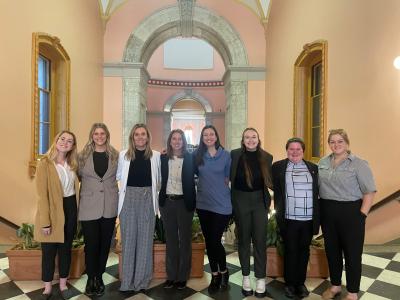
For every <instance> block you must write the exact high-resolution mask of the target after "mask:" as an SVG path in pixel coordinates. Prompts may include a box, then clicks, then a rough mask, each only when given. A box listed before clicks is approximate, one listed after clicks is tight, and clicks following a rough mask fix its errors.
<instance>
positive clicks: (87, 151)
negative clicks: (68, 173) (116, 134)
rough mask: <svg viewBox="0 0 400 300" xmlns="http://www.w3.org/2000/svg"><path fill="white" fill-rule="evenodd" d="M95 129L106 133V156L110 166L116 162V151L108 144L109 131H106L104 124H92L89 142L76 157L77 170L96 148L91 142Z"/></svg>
mask: <svg viewBox="0 0 400 300" xmlns="http://www.w3.org/2000/svg"><path fill="white" fill-rule="evenodd" d="M97 128H101V129H103V130H104V132H105V133H106V143H105V145H106V153H107V156H108V157H109V158H110V159H111V164H113V165H114V164H115V163H117V162H118V151H117V150H115V148H114V147H113V146H111V144H110V131H108V128H107V126H106V124H104V123H94V124H93V125H92V128H91V129H90V132H89V140H88V142H87V143H86V145H85V147H83V149H82V151H81V152H80V153H79V155H78V163H79V168H83V166H84V165H85V163H86V160H87V159H88V157H89V156H90V155H91V154H93V152H94V150H95V148H96V146H95V143H94V141H93V134H94V132H95V131H96V129H97Z"/></svg>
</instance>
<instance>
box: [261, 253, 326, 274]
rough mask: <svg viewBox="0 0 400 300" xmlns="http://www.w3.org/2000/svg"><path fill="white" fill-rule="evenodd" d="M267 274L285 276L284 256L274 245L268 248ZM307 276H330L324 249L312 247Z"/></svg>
mask: <svg viewBox="0 0 400 300" xmlns="http://www.w3.org/2000/svg"><path fill="white" fill-rule="evenodd" d="M267 276H268V277H283V257H282V256H280V255H279V254H278V252H277V250H276V248H274V247H270V248H267ZM307 277H317V278H328V277H329V269H328V261H327V259H326V254H325V250H324V249H320V248H314V247H310V258H309V260H308V266H307Z"/></svg>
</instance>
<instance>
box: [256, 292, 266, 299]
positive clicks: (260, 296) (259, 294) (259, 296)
mask: <svg viewBox="0 0 400 300" xmlns="http://www.w3.org/2000/svg"><path fill="white" fill-rule="evenodd" d="M266 295H267V291H265V292H263V293H258V292H254V296H256V297H257V298H264V297H265V296H266Z"/></svg>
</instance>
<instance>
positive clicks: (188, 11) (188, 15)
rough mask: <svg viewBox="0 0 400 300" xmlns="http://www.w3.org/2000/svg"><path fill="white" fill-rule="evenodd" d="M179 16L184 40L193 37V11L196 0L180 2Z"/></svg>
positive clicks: (179, 0)
mask: <svg viewBox="0 0 400 300" xmlns="http://www.w3.org/2000/svg"><path fill="white" fill-rule="evenodd" d="M178 5H179V14H180V17H181V22H180V31H181V35H182V37H184V38H189V37H192V36H193V11H194V6H195V5H196V0H178Z"/></svg>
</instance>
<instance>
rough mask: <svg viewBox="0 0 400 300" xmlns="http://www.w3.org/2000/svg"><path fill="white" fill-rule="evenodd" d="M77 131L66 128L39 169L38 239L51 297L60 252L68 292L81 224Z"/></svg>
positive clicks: (63, 289) (62, 287)
mask: <svg viewBox="0 0 400 300" xmlns="http://www.w3.org/2000/svg"><path fill="white" fill-rule="evenodd" d="M76 158H77V151H76V138H75V135H74V134H73V133H72V132H70V131H67V130H64V131H62V132H60V133H59V134H57V135H56V137H55V139H54V142H53V144H52V145H51V147H50V148H49V150H48V151H47V153H46V154H45V155H44V156H43V158H42V159H41V160H40V161H39V163H38V166H37V170H36V186H37V193H38V207H37V214H36V221H35V239H36V240H37V241H39V242H41V243H42V244H41V247H42V280H43V281H44V291H43V298H45V299H50V297H51V293H52V285H51V282H52V280H53V276H54V269H55V257H56V255H57V254H58V260H59V261H58V269H59V274H60V282H59V285H60V292H61V295H62V297H63V298H65V297H66V293H67V290H68V288H67V278H68V274H69V269H70V264H71V248H72V240H73V238H74V235H75V232H76V224H77V197H76V191H77V190H78V184H79V183H78V180H77V176H76V170H77V166H78V164H77V159H76Z"/></svg>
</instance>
